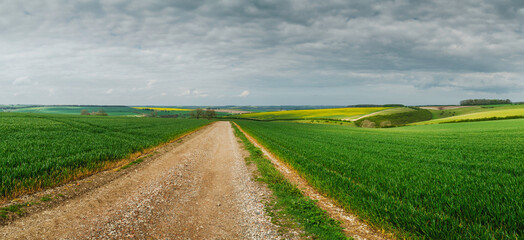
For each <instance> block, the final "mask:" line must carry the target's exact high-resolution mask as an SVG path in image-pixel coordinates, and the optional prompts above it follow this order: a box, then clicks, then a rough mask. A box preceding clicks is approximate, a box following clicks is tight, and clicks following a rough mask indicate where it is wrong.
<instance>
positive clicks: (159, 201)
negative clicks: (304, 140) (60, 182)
mask: <svg viewBox="0 0 524 240" xmlns="http://www.w3.org/2000/svg"><path fill="white" fill-rule="evenodd" d="M266 197H268V192H267V190H265V189H263V187H262V186H260V185H258V184H256V183H254V182H253V181H251V179H250V174H249V171H248V169H247V167H246V165H245V163H244V160H243V156H242V150H241V148H240V145H239V143H238V142H237V140H236V138H235V136H234V134H233V132H232V129H231V126H230V124H229V123H228V122H217V123H215V124H213V125H211V126H208V127H206V128H204V129H203V130H201V131H199V132H197V133H196V134H193V136H191V137H189V138H187V139H185V140H184V143H182V144H180V145H179V146H177V147H174V148H171V149H168V151H167V152H165V153H163V154H161V155H159V156H158V157H157V158H156V159H154V160H152V161H148V162H144V163H142V164H140V165H139V166H138V167H137V168H136V169H135V171H130V172H129V173H128V174H125V175H123V176H121V177H119V178H117V179H115V180H113V181H111V182H110V183H107V184H105V185H103V186H102V187H99V188H96V189H94V190H92V191H89V192H88V193H87V194H85V195H82V196H79V197H76V198H74V199H71V200H69V201H67V202H65V203H63V204H60V205H59V206H57V207H54V208H51V209H48V210H45V211H42V212H39V213H36V214H33V215H29V216H27V217H24V218H21V219H19V220H17V221H15V222H13V223H11V224H10V225H8V226H4V227H0V239H86V238H87V239H160V238H161V239H273V238H278V235H277V234H276V227H275V226H274V225H272V224H271V223H270V220H269V218H268V217H267V216H266V215H265V214H264V206H263V204H262V203H261V202H262V201H263V199H264V198H266Z"/></svg>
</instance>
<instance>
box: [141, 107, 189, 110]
mask: <svg viewBox="0 0 524 240" xmlns="http://www.w3.org/2000/svg"><path fill="white" fill-rule="evenodd" d="M133 108H134V109H140V110H148V109H150V110H156V111H192V110H191V109H184V108H158V107H133Z"/></svg>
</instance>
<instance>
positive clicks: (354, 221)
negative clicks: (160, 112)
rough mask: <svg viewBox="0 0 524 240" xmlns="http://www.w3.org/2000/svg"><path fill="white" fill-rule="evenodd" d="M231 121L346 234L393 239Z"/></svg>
mask: <svg viewBox="0 0 524 240" xmlns="http://www.w3.org/2000/svg"><path fill="white" fill-rule="evenodd" d="M233 123H234V124H235V126H236V127H237V128H238V129H239V130H240V131H241V132H242V133H243V134H244V135H245V136H246V138H247V139H248V140H249V141H250V142H251V143H252V144H253V145H255V146H256V147H258V148H259V149H260V150H261V151H262V152H263V153H264V156H266V157H267V158H268V159H269V160H270V161H271V162H272V163H273V165H275V168H276V169H277V170H278V171H280V172H281V173H282V174H283V175H284V177H285V178H287V179H288V180H289V181H290V182H291V183H292V184H295V185H296V186H297V187H298V189H300V190H301V191H302V192H303V194H304V195H305V196H307V197H309V198H311V199H313V200H315V201H317V202H316V204H317V206H318V207H320V208H321V209H323V210H324V211H326V212H327V213H328V215H329V216H330V217H331V218H333V219H335V220H337V221H340V222H341V223H342V224H341V226H342V227H343V228H344V230H343V231H344V233H345V234H346V235H347V236H349V237H353V238H355V239H393V236H392V235H391V234H387V233H384V232H381V231H379V230H376V229H374V228H372V227H371V226H370V225H368V224H367V223H365V222H364V221H362V220H360V219H359V218H358V216H356V215H353V214H351V213H348V212H347V211H345V210H344V209H343V208H341V207H339V206H338V204H337V203H336V202H335V201H334V200H333V199H331V198H328V197H326V196H324V195H323V194H321V193H320V192H319V191H317V190H316V189H315V188H313V187H312V186H311V185H309V183H308V182H307V181H306V180H305V179H304V178H303V177H301V176H300V174H298V172H297V171H296V170H295V169H293V168H292V167H291V166H289V165H288V164H286V163H285V162H283V161H282V160H280V159H279V158H278V157H276V156H275V155H274V154H273V153H271V152H270V151H269V150H268V149H266V148H265V147H264V146H263V145H262V144H260V143H259V142H258V141H257V140H256V139H255V138H254V137H252V136H251V135H249V134H248V133H247V132H246V131H244V129H242V128H241V127H240V126H239V125H238V124H237V123H236V122H233Z"/></svg>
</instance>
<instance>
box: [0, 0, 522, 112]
mask: <svg viewBox="0 0 524 240" xmlns="http://www.w3.org/2000/svg"><path fill="white" fill-rule="evenodd" d="M523 31H524V1H522V0H497V1H491V0H485V1H483V0H460V1H456V0H441V1H418V0H399V1H397V0H394V1H393V0H392V1H376V0H366V1H352V0H323V1H317V0H288V1H286V0H260V1H254V0H210V1H205V0H180V1H167V0H138V1H124V0H78V1H66V0H42V1H19V0H0V104H99V105H102V104H103V105H166V106H169V105H172V106H176V105H217V106H218V105H351V104H364V103H369V104H385V103H401V104H406V105H424V104H458V103H459V101H460V100H463V99H469V98H501V99H508V98H509V99H511V100H513V101H524V34H523Z"/></svg>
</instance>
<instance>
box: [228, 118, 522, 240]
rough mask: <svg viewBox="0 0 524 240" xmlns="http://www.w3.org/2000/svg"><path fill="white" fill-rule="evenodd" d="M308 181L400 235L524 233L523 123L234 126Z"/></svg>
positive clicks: (497, 235) (509, 235)
mask: <svg viewBox="0 0 524 240" xmlns="http://www.w3.org/2000/svg"><path fill="white" fill-rule="evenodd" d="M236 122H237V123H238V124H239V125H240V126H241V127H242V128H243V129H244V130H245V131H247V132H248V133H249V134H251V135H253V136H255V137H256V138H257V139H258V140H259V141H260V142H261V143H262V144H263V145H265V146H266V147H267V148H269V149H270V150H271V151H272V152H273V153H275V154H276V155H277V156H278V157H279V158H281V159H282V160H283V161H286V162H287V163H289V164H290V165H291V166H293V167H294V168H295V169H296V170H297V171H298V172H299V173H300V174H301V175H303V177H305V178H306V179H307V180H308V181H309V183H310V184H312V185H313V186H314V187H315V188H317V189H319V190H320V191H322V192H324V193H325V194H327V195H328V196H330V197H332V198H333V199H335V200H336V201H338V202H339V203H340V204H341V205H342V206H344V207H345V208H346V209H347V210H348V211H351V212H353V213H356V214H357V215H359V216H360V217H362V218H364V219H366V220H367V221H368V222H370V223H371V224H372V225H374V226H376V227H378V228H384V229H387V230H389V231H392V232H394V233H396V234H398V236H399V237H413V238H429V239H520V238H523V237H524V187H522V186H524V148H523V146H524V120H522V119H515V120H506V121H492V122H475V123H460V124H441V125H427V126H414V127H403V128H387V129H362V128H348V127H341V126H331V125H313V124H300V123H285V122H255V121H236Z"/></svg>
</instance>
